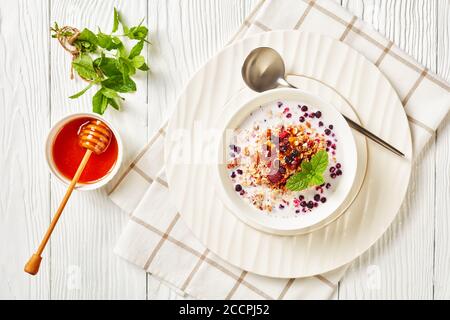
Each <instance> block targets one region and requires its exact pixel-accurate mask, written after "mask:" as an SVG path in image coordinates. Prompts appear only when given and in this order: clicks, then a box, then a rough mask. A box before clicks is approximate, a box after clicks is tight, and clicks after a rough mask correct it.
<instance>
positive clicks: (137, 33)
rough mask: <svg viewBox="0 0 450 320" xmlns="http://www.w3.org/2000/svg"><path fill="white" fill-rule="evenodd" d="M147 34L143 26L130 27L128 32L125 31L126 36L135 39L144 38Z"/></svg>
mask: <svg viewBox="0 0 450 320" xmlns="http://www.w3.org/2000/svg"><path fill="white" fill-rule="evenodd" d="M147 34H148V29H147V27H145V26H137V27H132V28H130V30H129V31H128V32H126V36H127V37H128V38H130V39H136V40H145V38H146V37H147Z"/></svg>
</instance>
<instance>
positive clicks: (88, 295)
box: [51, 0, 147, 299]
mask: <svg viewBox="0 0 450 320" xmlns="http://www.w3.org/2000/svg"><path fill="white" fill-rule="evenodd" d="M114 5H116V6H117V7H119V9H120V11H121V12H122V13H123V16H124V18H125V19H126V21H127V22H129V23H134V24H137V23H139V21H140V20H141V18H143V17H146V11H147V3H146V1H145V0H139V1H100V0H98V1H91V0H89V1H88V0H83V1H75V0H73V1H72V0H71V1H52V6H51V20H52V22H53V21H57V22H58V23H59V24H60V26H62V25H65V24H67V25H72V26H76V27H79V28H83V27H89V28H91V29H92V30H96V28H97V26H100V27H101V28H102V30H104V31H105V32H106V31H107V32H109V30H111V27H112V16H113V6H114ZM69 66H70V57H69V56H68V55H67V53H66V52H65V51H64V50H63V49H62V48H61V47H60V46H59V44H58V43H57V41H52V45H51V77H52V78H51V79H52V82H51V101H52V109H51V120H52V123H54V122H55V121H57V120H58V119H60V118H61V117H63V116H64V115H66V114H68V113H73V112H81V111H90V110H91V108H92V106H91V97H92V95H93V94H94V92H95V90H92V91H90V92H89V93H88V94H86V95H85V96H83V97H81V98H80V99H77V100H70V99H68V96H70V95H71V94H73V93H74V92H77V91H78V90H79V89H81V88H82V87H83V86H85V83H83V82H82V81H81V80H79V79H77V80H76V81H70V80H69V68H70V67H69ZM146 82H147V81H146V77H145V76H141V77H140V80H139V81H138V83H137V85H138V91H137V93H136V94H134V96H133V98H134V99H140V100H142V101H146V99H147V89H146ZM144 109H145V108H144ZM105 115H106V117H107V118H109V119H110V120H111V121H112V122H113V124H115V125H116V126H117V127H119V128H121V129H124V128H126V129H128V130H129V131H130V132H131V135H130V136H126V137H123V138H124V143H125V147H129V146H131V147H132V148H134V147H133V146H134V145H135V144H132V143H135V142H138V143H137V145H140V146H142V145H143V144H144V142H145V141H146V140H147V128H146V125H147V110H143V109H142V108H141V109H138V108H137V105H133V104H129V105H127V107H126V110H125V111H124V112H116V111H115V110H113V109H110V110H107V112H106V114H105ZM131 139H132V140H133V141H131ZM128 151H130V150H128ZM51 192H52V193H51V194H52V199H51V200H52V210H55V209H56V208H57V206H58V203H59V201H60V199H61V198H62V196H63V193H64V192H65V187H64V186H63V185H62V184H61V183H60V182H59V181H57V180H56V179H55V178H52V179H51ZM126 220H127V217H126V216H125V215H124V214H123V213H122V212H121V211H120V210H119V209H118V208H117V207H116V206H115V205H114V204H113V203H112V202H111V201H110V200H109V199H108V197H107V195H106V190H104V189H102V190H99V191H91V192H75V193H74V194H73V195H72V197H71V199H70V201H69V203H68V205H67V207H66V209H65V211H64V213H63V216H62V218H61V220H60V222H59V225H58V226H57V228H56V229H55V232H54V234H53V237H52V240H51V259H52V269H51V270H52V288H51V290H52V298H54V299H145V295H146V282H145V278H146V277H145V273H144V272H143V271H142V270H139V269H137V268H134V267H133V266H131V265H130V264H128V263H126V262H125V261H123V260H121V259H120V258H118V257H117V256H115V255H114V254H113V253H112V249H113V247H114V244H115V242H116V241H117V239H118V237H119V235H120V233H121V230H122V228H123V226H124V224H125V223H126Z"/></svg>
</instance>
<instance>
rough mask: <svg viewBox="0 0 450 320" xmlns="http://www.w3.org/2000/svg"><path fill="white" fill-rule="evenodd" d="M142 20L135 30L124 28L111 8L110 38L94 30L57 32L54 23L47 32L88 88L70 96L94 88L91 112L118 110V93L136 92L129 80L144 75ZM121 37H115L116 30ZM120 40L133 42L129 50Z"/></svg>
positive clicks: (145, 36)
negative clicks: (65, 54) (112, 15)
mask: <svg viewBox="0 0 450 320" xmlns="http://www.w3.org/2000/svg"><path fill="white" fill-rule="evenodd" d="M143 21H144V20H142V21H141V22H140V23H139V24H138V25H137V26H133V27H128V26H127V25H126V24H125V23H124V21H123V19H122V17H121V16H120V13H119V11H118V10H117V9H116V8H114V17H113V28H112V31H111V33H110V34H107V33H104V32H102V31H101V30H100V28H99V29H98V32H97V33H94V32H92V31H91V30H89V29H87V28H84V29H83V30H82V31H81V32H80V31H79V30H78V29H76V28H74V27H69V26H65V27H62V28H60V27H59V26H58V24H57V23H55V25H54V27H53V28H51V30H52V32H53V34H52V37H53V38H57V39H58V40H59V42H60V43H61V45H62V46H63V47H64V49H66V50H67V51H68V52H70V53H71V54H72V56H73V61H72V66H71V67H72V72H73V70H74V71H75V72H76V73H77V74H78V75H79V76H80V77H81V78H82V79H84V80H85V81H87V82H89V84H88V85H87V86H86V87H85V88H84V89H83V90H81V91H80V92H78V93H75V94H74V95H72V96H70V97H69V98H71V99H76V98H78V97H80V96H82V95H83V94H84V93H86V92H87V91H88V90H89V89H91V88H92V87H93V86H96V87H98V90H97V92H96V93H95V94H94V96H93V98H92V110H93V111H94V112H96V113H99V114H103V113H104V112H105V110H106V109H107V107H108V106H111V107H113V108H114V109H117V110H119V109H120V101H121V100H124V99H123V98H122V97H121V96H120V95H119V93H129V92H135V91H136V83H135V82H134V80H133V79H132V76H134V75H135V74H136V71H137V70H140V71H144V72H146V71H148V70H149V67H148V65H147V63H146V61H145V57H144V56H143V55H141V52H142V49H143V48H144V42H146V43H149V42H148V41H147V39H146V38H147V35H148V29H147V27H145V26H143V25H142V23H143ZM120 25H121V26H122V29H123V34H121V35H119V34H116V33H117V31H118V29H119V26H120ZM121 37H126V38H128V39H130V40H133V41H137V43H135V44H134V46H133V47H132V48H131V50H129V51H128V49H127V48H126V47H125V45H124V43H123V42H122V40H121Z"/></svg>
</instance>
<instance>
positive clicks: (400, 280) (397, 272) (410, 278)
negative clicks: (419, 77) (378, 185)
mask: <svg viewBox="0 0 450 320" xmlns="http://www.w3.org/2000/svg"><path fill="white" fill-rule="evenodd" d="M437 2H439V1H432V0H415V1H403V0H400V1H394V0H382V1H369V0H344V1H343V5H344V6H345V7H347V8H348V9H349V10H350V11H353V12H355V14H357V15H358V16H360V17H362V18H363V19H364V20H366V21H367V22H369V23H372V24H373V25H374V27H375V29H378V30H379V31H380V32H381V33H383V34H385V35H387V36H388V38H390V39H391V40H393V41H394V42H395V43H396V44H398V45H399V46H400V47H401V48H403V49H404V50H405V51H407V52H408V53H410V54H411V55H413V56H414V57H415V58H416V59H417V60H418V61H420V62H421V63H423V64H425V65H426V66H427V67H429V68H430V69H431V70H433V71H435V70H436V38H437V21H436V20H437V19H436V9H437V7H436V5H437ZM434 163H435V146H434V144H433V143H431V144H429V145H428V146H427V148H426V150H425V151H424V153H423V154H422V156H420V157H419V158H418V159H417V161H416V163H415V165H414V166H413V173H412V176H411V182H410V187H409V190H408V194H407V197H406V199H405V201H404V204H403V207H402V209H401V211H400V212H399V215H398V217H397V219H396V220H395V222H394V223H393V225H392V226H391V227H390V228H389V230H388V231H387V232H386V234H385V235H384V236H383V237H382V239H381V240H380V241H378V242H377V243H376V245H374V246H373V247H372V248H371V249H370V250H369V251H368V252H367V253H366V254H364V255H363V256H362V257H360V258H359V259H357V260H356V261H355V262H354V263H353V265H352V267H351V269H350V270H349V272H348V273H347V275H346V277H344V279H343V280H342V281H341V283H340V287H339V298H340V299H429V298H432V297H433V249H434V248H433V241H434V196H435V179H434V174H435V168H434Z"/></svg>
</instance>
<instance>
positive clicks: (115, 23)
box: [112, 7, 119, 32]
mask: <svg viewBox="0 0 450 320" xmlns="http://www.w3.org/2000/svg"><path fill="white" fill-rule="evenodd" d="M118 28H119V12H117V9H116V7H114V21H113V28H112V32H116V31H117V29H118Z"/></svg>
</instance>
